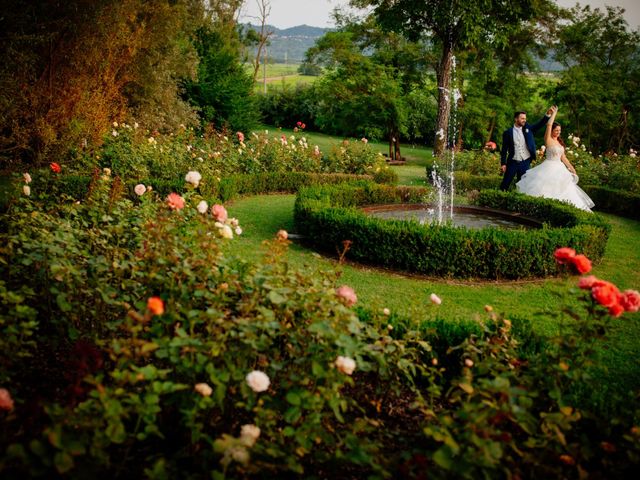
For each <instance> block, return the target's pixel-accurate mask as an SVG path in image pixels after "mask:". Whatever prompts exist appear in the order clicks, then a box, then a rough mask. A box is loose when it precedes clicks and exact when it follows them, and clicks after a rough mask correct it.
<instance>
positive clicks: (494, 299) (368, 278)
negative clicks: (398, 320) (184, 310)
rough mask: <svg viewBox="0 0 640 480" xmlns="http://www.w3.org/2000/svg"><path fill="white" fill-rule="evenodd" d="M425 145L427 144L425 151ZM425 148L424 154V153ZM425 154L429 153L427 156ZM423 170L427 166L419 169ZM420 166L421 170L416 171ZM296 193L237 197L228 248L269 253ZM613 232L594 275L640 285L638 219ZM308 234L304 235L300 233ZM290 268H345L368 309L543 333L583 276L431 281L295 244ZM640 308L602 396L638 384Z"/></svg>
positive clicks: (619, 345) (615, 346) (621, 324)
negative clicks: (507, 320) (528, 323)
mask: <svg viewBox="0 0 640 480" xmlns="http://www.w3.org/2000/svg"><path fill="white" fill-rule="evenodd" d="M306 135H307V136H308V137H309V138H310V139H311V138H314V139H315V140H314V141H317V142H318V144H320V142H325V143H323V144H324V145H326V144H327V143H331V142H335V141H339V140H341V139H336V138H333V137H330V136H326V135H323V136H319V135H316V134H306ZM425 150H426V149H425ZM420 153H424V152H420ZM420 153H419V154H418V155H416V158H415V159H414V160H412V161H411V163H409V164H408V165H405V166H399V167H395V168H397V169H398V171H399V174H400V177H401V178H402V179H403V183H405V184H409V183H413V184H416V183H418V182H419V181H422V178H421V177H423V176H424V173H423V172H424V170H423V168H424V167H422V166H421V162H422V161H423V159H421V158H420ZM423 158H424V157H423ZM420 169H422V170H420ZM414 171H415V174H414V173H413V172H414ZM294 201H295V196H294V195H259V196H254V197H247V198H242V199H239V200H236V201H234V202H232V203H231V204H230V205H228V210H229V214H230V215H231V216H234V217H237V218H238V219H239V220H240V223H241V225H242V227H243V229H244V233H243V234H242V236H240V237H236V238H235V239H234V240H233V241H232V242H229V244H228V246H227V247H226V248H227V251H228V253H229V254H231V255H233V256H236V257H237V258H238V259H245V260H252V259H256V258H258V257H259V256H260V255H261V252H262V251H264V247H263V246H262V242H263V241H264V240H267V239H272V238H274V235H275V233H276V232H277V231H278V230H279V229H285V230H287V231H288V232H294V233H296V232H295V228H294V225H293V218H292V212H293V204H294ZM604 216H605V218H607V220H608V221H610V222H611V224H612V226H613V230H612V232H611V236H610V238H609V242H608V244H607V249H606V254H605V257H604V260H603V261H602V262H601V263H600V264H598V265H595V266H594V269H593V272H592V273H593V274H594V275H596V276H598V277H599V278H603V279H607V280H610V281H612V282H614V283H616V284H617V285H618V286H619V287H620V288H621V289H623V290H624V289H628V288H631V289H639V288H640V274H639V273H638V272H640V222H637V221H634V220H628V219H625V218H621V217H616V216H613V215H607V214H605V215H604ZM299 233H301V234H304V232H299ZM287 260H288V261H289V262H290V264H291V265H293V266H295V267H298V268H303V269H305V270H306V271H308V272H310V271H319V270H324V271H335V270H336V269H337V270H338V271H340V272H341V277H340V282H341V283H342V282H343V283H346V284H348V285H350V286H352V287H353V288H354V289H355V290H356V292H357V295H358V298H359V302H360V303H361V304H363V305H367V306H368V307H370V308H374V309H382V308H385V307H387V308H390V309H391V310H392V311H395V312H397V313H399V314H402V315H406V316H410V317H411V318H413V319H414V320H415V321H416V322H420V321H422V320H427V319H432V318H434V317H436V316H437V317H443V318H446V319H449V320H452V321H455V320H461V319H478V318H482V316H483V315H484V310H483V309H484V306H485V305H491V306H492V307H493V308H494V310H495V311H497V312H499V313H504V314H505V315H506V316H507V317H511V318H513V317H516V316H517V317H526V318H529V319H531V320H532V322H533V326H534V329H535V330H536V331H537V332H539V333H542V334H549V333H556V332H557V331H558V324H557V320H556V319H555V318H554V317H553V316H552V315H549V314H545V313H544V312H557V311H559V310H560V309H561V308H562V307H563V306H566V305H574V306H575V305H576V300H575V299H576V297H577V295H578V291H577V289H575V285H576V282H577V277H569V278H551V279H545V280H537V281H524V282H492V281H481V282H471V281H457V280H448V279H440V278H427V277H422V276H416V275H409V274H403V273H401V272H393V271H386V270H384V269H381V268H375V267H372V266H366V265H355V264H350V263H347V264H345V265H338V263H337V261H336V258H335V257H326V256H323V255H319V254H317V253H316V252H314V251H312V250H309V249H307V248H305V247H304V246H302V245H301V244H299V243H297V242H296V241H294V242H293V243H292V244H291V246H290V249H289V252H288V254H287ZM431 293H437V294H438V295H439V296H440V297H441V298H442V301H443V302H442V305H441V306H439V307H435V306H432V305H431V303H430V301H429V295H430V294H431ZM639 321H640V313H636V314H628V313H627V314H625V315H624V316H623V317H621V319H620V320H619V321H618V322H617V326H616V330H615V332H614V333H613V336H612V338H611V340H610V343H609V345H606V346H605V347H604V348H603V350H602V351H601V355H602V362H601V366H602V367H604V368H608V372H606V373H605V372H604V370H603V371H602V372H601V374H602V376H603V382H605V383H606V385H603V386H602V398H603V401H604V399H606V396H607V395H608V394H609V393H608V392H609V391H610V389H614V390H617V391H622V390H625V389H630V388H633V389H640V342H638V340H637V339H638V338H639V337H640V323H639Z"/></svg>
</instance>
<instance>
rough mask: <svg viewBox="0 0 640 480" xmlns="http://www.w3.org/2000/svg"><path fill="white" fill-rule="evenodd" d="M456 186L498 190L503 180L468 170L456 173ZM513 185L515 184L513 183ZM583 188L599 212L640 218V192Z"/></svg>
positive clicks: (466, 190) (635, 218)
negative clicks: (471, 172) (470, 172)
mask: <svg viewBox="0 0 640 480" xmlns="http://www.w3.org/2000/svg"><path fill="white" fill-rule="evenodd" d="M454 178H455V186H456V189H457V190H458V191H459V192H469V191H471V190H486V189H495V190H497V189H498V187H499V186H500V182H501V181H502V177H501V176H499V175H490V176H481V175H471V174H469V173H466V172H456V173H455V177H454ZM512 185H513V184H512ZM581 188H582V189H583V190H584V191H585V192H586V193H587V195H589V197H591V199H592V200H593V202H594V203H595V204H596V206H595V210H596V211H597V212H606V213H611V214H613V215H619V216H621V217H626V218H631V219H633V220H640V194H639V193H634V192H628V191H626V190H618V189H615V188H609V187H605V186H600V185H584V186H581Z"/></svg>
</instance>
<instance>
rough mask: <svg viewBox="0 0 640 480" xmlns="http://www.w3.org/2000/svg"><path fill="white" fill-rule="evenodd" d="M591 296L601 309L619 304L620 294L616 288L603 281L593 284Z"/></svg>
mask: <svg viewBox="0 0 640 480" xmlns="http://www.w3.org/2000/svg"><path fill="white" fill-rule="evenodd" d="M591 296H592V297H593V298H594V300H595V301H596V302H598V303H599V304H600V305H602V306H603V307H613V306H614V305H615V304H617V303H619V302H620V298H621V296H622V295H621V294H620V290H618V287H616V286H615V285H614V284H613V283H611V282H607V281H605V280H598V281H596V282H595V283H594V284H593V288H592V289H591Z"/></svg>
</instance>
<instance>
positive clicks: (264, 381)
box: [247, 370, 271, 392]
mask: <svg viewBox="0 0 640 480" xmlns="http://www.w3.org/2000/svg"><path fill="white" fill-rule="evenodd" d="M270 384H271V380H269V377H268V376H267V374H266V373H264V372H261V371H260V370H254V371H253V372H251V373H249V374H248V375H247V385H249V387H250V388H251V390H253V391H254V392H264V391H266V390H267V389H268V388H269V385H270Z"/></svg>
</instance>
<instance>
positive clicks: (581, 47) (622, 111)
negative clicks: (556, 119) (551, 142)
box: [550, 6, 640, 152]
mask: <svg viewBox="0 0 640 480" xmlns="http://www.w3.org/2000/svg"><path fill="white" fill-rule="evenodd" d="M555 52H556V53H555V58H556V60H557V61H559V62H560V63H561V64H562V65H563V66H564V67H565V70H564V71H562V73H561V76H560V82H559V84H558V85H557V87H555V88H553V89H550V90H551V94H552V95H554V96H555V97H556V99H557V101H558V103H560V105H561V108H562V107H564V106H566V107H567V108H566V109H565V115H564V119H563V122H566V123H567V124H568V125H569V126H570V127H571V129H572V130H573V131H574V133H576V134H578V135H579V136H580V137H582V138H583V140H584V141H586V142H587V143H588V144H589V145H590V146H591V147H592V148H595V149H597V150H600V151H603V150H613V151H618V152H622V151H624V150H626V149H628V148H629V147H631V146H637V145H638V144H639V143H640V32H639V31H637V30H636V31H631V30H630V29H629V26H628V24H627V23H626V21H625V20H624V18H623V16H622V10H621V9H619V8H612V7H607V9H606V11H601V10H599V9H595V10H592V9H591V8H590V7H588V6H586V7H579V6H576V7H575V8H573V9H572V10H571V18H570V21H569V22H568V23H567V24H566V25H564V26H562V28H560V31H559V34H558V42H557V45H556V46H555ZM561 111H562V110H561Z"/></svg>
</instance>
